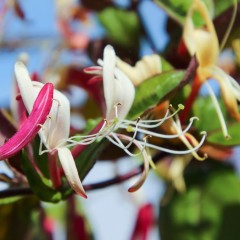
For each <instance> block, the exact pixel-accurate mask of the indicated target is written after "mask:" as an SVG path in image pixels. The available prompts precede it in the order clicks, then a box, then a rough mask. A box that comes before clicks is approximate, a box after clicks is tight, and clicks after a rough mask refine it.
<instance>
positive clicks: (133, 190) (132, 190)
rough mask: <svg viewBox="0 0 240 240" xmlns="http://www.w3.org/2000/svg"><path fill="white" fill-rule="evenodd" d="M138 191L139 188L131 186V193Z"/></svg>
mask: <svg viewBox="0 0 240 240" xmlns="http://www.w3.org/2000/svg"><path fill="white" fill-rule="evenodd" d="M136 191H137V189H136V188H134V187H130V188H129V189H128V192H130V193H133V192H136Z"/></svg>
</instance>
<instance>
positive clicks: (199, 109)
mask: <svg viewBox="0 0 240 240" xmlns="http://www.w3.org/2000/svg"><path fill="white" fill-rule="evenodd" d="M218 102H219V105H220V107H221V110H222V113H223V116H224V118H225V119H226V115H227V114H226V108H225V107H224V103H223V101H222V100H220V99H218ZM193 116H197V117H198V118H199V121H196V122H195V127H196V128H198V130H199V131H212V130H216V129H220V128H221V124H220V121H219V118H218V115H217V112H216V109H215V107H214V105H213V101H212V99H211V97H208V96H207V97H201V96H199V97H198V98H197V99H196V101H195V103H194V105H193ZM222 135H223V134H222Z"/></svg>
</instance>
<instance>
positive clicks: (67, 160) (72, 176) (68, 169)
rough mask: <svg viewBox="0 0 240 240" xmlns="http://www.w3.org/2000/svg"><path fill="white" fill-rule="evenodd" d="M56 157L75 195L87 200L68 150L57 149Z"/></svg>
mask: <svg viewBox="0 0 240 240" xmlns="http://www.w3.org/2000/svg"><path fill="white" fill-rule="evenodd" d="M57 150H58V157H59V160H60V162H61V165H62V167H63V171H64V173H65V175H66V178H67V180H68V182H69V184H70V185H71V187H72V188H73V189H74V191H75V192H76V193H78V194H79V195H80V196H82V197H84V198H87V195H86V192H85V191H84V189H83V186H82V183H81V180H80V178H79V175H78V171H77V168H76V165H75V161H74V159H73V156H72V154H71V151H70V150H69V149H68V148H58V149H57Z"/></svg>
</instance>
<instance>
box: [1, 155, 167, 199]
mask: <svg viewBox="0 0 240 240" xmlns="http://www.w3.org/2000/svg"><path fill="white" fill-rule="evenodd" d="M167 155H169V154H167V153H165V152H160V153H158V154H157V155H155V156H154V157H153V159H152V160H153V162H154V163H156V162H159V161H161V160H162V159H163V158H164V157H166V156H167ZM142 169H143V164H141V165H140V166H139V167H137V168H135V169H133V170H131V171H130V172H128V173H126V174H124V175H121V176H117V177H114V178H111V179H109V180H106V181H102V182H98V183H92V184H86V185H83V187H84V189H85V190H88V191H91V190H96V189H101V188H105V187H110V186H112V185H114V184H119V183H122V182H124V181H126V180H128V179H130V178H132V177H134V176H137V175H138V174H140V173H141V172H142ZM31 194H33V191H32V189H31V188H30V187H17V188H16V187H12V188H8V189H6V190H3V191H0V199H3V198H7V197H16V196H26V195H31Z"/></svg>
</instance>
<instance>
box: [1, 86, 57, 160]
mask: <svg viewBox="0 0 240 240" xmlns="http://www.w3.org/2000/svg"><path fill="white" fill-rule="evenodd" d="M53 90H54V87H53V84H52V83H47V84H45V85H44V86H43V87H42V89H41V91H40V92H39V94H38V96H37V98H36V100H35V102H34V105H33V109H32V111H31V113H30V115H29V117H28V118H27V120H26V121H25V122H24V123H23V125H22V126H21V128H20V129H19V130H18V132H17V133H16V134H14V135H13V136H12V137H11V138H10V139H9V140H8V141H7V142H6V143H5V144H4V145H3V146H1V147H0V160H3V159H6V158H9V157H11V156H13V155H14V154H16V153H17V152H18V151H20V150H21V149H22V148H23V147H24V146H25V145H27V144H28V143H29V142H30V141H31V140H32V139H33V138H34V137H35V136H36V135H37V133H38V131H39V130H40V128H41V125H42V124H44V122H45V121H46V118H47V116H48V114H49V112H50V110H51V107H52V101H53Z"/></svg>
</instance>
